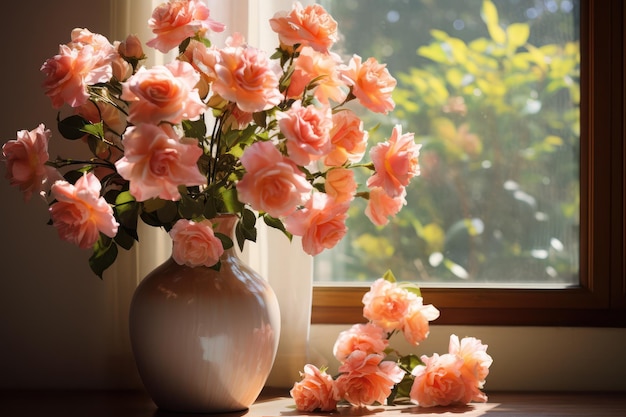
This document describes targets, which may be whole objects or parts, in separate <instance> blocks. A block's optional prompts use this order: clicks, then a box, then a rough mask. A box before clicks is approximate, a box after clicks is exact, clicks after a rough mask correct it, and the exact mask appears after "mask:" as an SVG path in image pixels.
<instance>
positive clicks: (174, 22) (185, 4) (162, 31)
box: [146, 0, 224, 53]
mask: <svg viewBox="0 0 626 417" xmlns="http://www.w3.org/2000/svg"><path fill="white" fill-rule="evenodd" d="M209 16H210V11H209V8H208V7H207V6H206V4H204V3H203V2H202V1H199V0H170V1H168V2H167V3H163V4H161V5H159V6H157V7H156V8H155V9H154V11H153V12H152V17H151V18H150V20H148V25H149V26H150V28H151V29H152V32H153V33H154V34H155V35H156V37H155V38H153V39H151V40H149V41H148V42H147V43H146V45H148V46H150V47H152V48H156V49H158V50H159V51H161V52H163V53H167V52H168V51H170V50H171V49H173V48H176V47H177V46H178V45H180V43H181V42H182V41H184V40H185V39H187V38H192V37H194V36H196V35H198V36H199V37H201V38H202V37H205V35H206V34H207V33H208V32H210V31H213V32H222V31H223V30H224V25H223V24H222V23H219V22H216V21H214V20H213V19H211V18H210V17H209Z"/></svg>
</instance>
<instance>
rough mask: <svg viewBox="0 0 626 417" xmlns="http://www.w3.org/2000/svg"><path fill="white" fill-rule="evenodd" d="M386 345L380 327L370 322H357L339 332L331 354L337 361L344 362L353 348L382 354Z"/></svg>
mask: <svg viewBox="0 0 626 417" xmlns="http://www.w3.org/2000/svg"><path fill="white" fill-rule="evenodd" d="M387 346H389V340H388V339H387V335H386V334H385V331H384V330H383V329H382V328H380V327H378V326H376V325H375V324H372V323H366V324H361V323H359V324H355V325H353V326H352V327H351V328H349V329H348V330H344V331H343V332H341V333H339V336H338V337H337V341H336V342H335V345H334V346H333V355H335V358H337V360H338V361H339V362H344V361H345V360H346V359H347V358H348V356H350V354H351V353H352V352H354V351H355V350H360V351H363V352H365V353H379V354H382V353H383V351H384V350H385V349H386V348H387Z"/></svg>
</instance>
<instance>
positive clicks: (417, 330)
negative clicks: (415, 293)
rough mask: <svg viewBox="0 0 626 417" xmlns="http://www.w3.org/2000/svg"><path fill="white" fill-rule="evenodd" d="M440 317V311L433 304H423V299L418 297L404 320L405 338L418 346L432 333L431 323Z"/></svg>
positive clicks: (403, 330) (403, 331)
mask: <svg viewBox="0 0 626 417" xmlns="http://www.w3.org/2000/svg"><path fill="white" fill-rule="evenodd" d="M438 317H439V310H437V309H436V308H435V306H433V305H432V304H427V305H424V304H423V299H422V297H417V300H416V301H414V302H413V303H411V305H410V306H409V311H408V312H407V315H406V316H405V318H404V322H403V325H402V333H403V334H404V338H405V339H406V340H407V342H409V343H410V344H412V345H414V346H417V345H419V344H420V343H421V342H423V341H424V340H426V338H427V337H428V334H429V333H430V325H429V322H431V321H433V320H435V319H437V318H438Z"/></svg>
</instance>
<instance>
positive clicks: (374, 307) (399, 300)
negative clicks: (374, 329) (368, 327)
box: [363, 278, 417, 332]
mask: <svg viewBox="0 0 626 417" xmlns="http://www.w3.org/2000/svg"><path fill="white" fill-rule="evenodd" d="M414 302H417V295H415V294H414V293H412V292H409V291H407V290H405V289H403V288H400V287H398V284H396V283H395V282H389V281H387V280H385V279H384V278H378V279H377V280H376V281H374V282H373V283H372V285H371V286H370V289H369V291H368V292H366V293H365V294H364V295H363V316H364V317H365V318H366V319H368V320H370V321H372V323H374V324H376V325H377V326H379V327H382V328H383V329H385V330H386V331H388V332H390V331H393V330H400V329H402V326H403V325H404V318H405V316H406V315H407V314H408V312H409V309H410V307H411V305H412V304H413V303H414Z"/></svg>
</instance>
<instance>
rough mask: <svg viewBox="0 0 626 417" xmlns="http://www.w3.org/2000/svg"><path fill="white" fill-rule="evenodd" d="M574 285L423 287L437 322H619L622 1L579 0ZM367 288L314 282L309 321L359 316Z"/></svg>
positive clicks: (625, 37) (624, 234)
mask: <svg viewBox="0 0 626 417" xmlns="http://www.w3.org/2000/svg"><path fill="white" fill-rule="evenodd" d="M580 18H581V36H580V39H581V43H580V44H581V58H582V59H581V97H582V99H581V109H580V110H581V157H580V167H581V169H580V183H581V207H580V216H581V225H580V242H581V245H580V285H579V286H576V287H573V288H564V289H497V288H488V289H483V288H462V289H457V288H423V289H422V294H423V297H424V300H425V303H428V304H434V305H435V306H437V308H438V309H439V310H440V311H441V315H440V317H439V319H437V324H454V325H539V326H544V325H545V326H548V325H549V326H593V327H626V274H625V265H626V262H625V257H626V256H625V255H626V254H625V248H626V246H625V242H626V227H625V222H624V218H625V211H624V207H625V202H626V189H625V182H624V176H625V175H626V170H625V167H624V161H625V160H626V147H625V146H624V140H625V136H624V132H625V126H626V124H625V115H624V110H625V109H626V106H625V97H626V94H625V85H626V84H625V82H624V78H625V76H624V68H626V65H625V64H626V57H625V54H624V46H625V45H626V33H625V32H624V23H625V21H626V14H625V7H624V5H623V0H583V1H582V2H581V11H580ZM366 290H367V287H363V286H352V287H345V286H344V287H339V286H317V285H316V286H314V287H313V308H312V317H311V322H312V323H313V324H344V323H356V322H362V321H364V318H363V315H362V307H363V305H362V303H361V299H362V296H363V294H364V293H365V291H366Z"/></svg>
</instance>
